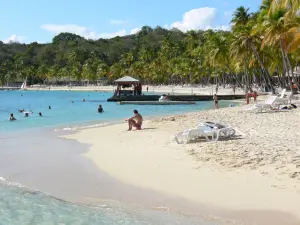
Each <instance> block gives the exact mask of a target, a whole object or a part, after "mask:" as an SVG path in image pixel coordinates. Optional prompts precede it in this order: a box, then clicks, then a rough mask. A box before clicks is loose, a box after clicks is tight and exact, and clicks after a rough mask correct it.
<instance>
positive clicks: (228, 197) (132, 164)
mask: <svg viewBox="0 0 300 225" xmlns="http://www.w3.org/2000/svg"><path fill="white" fill-rule="evenodd" d="M247 107H249V106H241V107H234V108H225V109H220V110H208V111H202V112H199V113H188V114H184V115H180V116H169V117H164V118H159V119H154V120H151V121H146V122H145V123H144V129H143V130H142V131H131V132H127V131H126V129H127V125H126V124H117V125H112V126H107V127H100V128H95V129H87V130H82V131H80V132H78V133H76V134H73V135H70V136H68V137H67V138H70V139H76V140H78V141H79V142H81V143H86V144H90V146H91V147H90V151H89V152H88V153H86V154H85V156H86V157H87V158H89V159H91V160H92V161H93V162H94V163H95V164H96V165H97V166H98V167H99V168H101V170H104V171H105V172H107V173H108V174H109V175H111V176H112V177H114V178H116V179H118V180H120V181H122V182H124V183H128V184H131V185H135V186H138V187H142V188H147V189H151V190H155V191H158V192H161V193H164V194H168V195H172V196H178V197H182V198H185V199H187V200H190V201H193V202H196V203H199V204H206V205H210V206H214V207H219V208H222V209H224V210H225V209H226V210H232V211H233V212H235V213H234V214H232V215H230V216H232V217H234V218H239V219H241V218H242V219H244V220H245V221H247V222H249V221H250V222H253V221H254V222H257V223H251V224H272V225H274V224H300V132H299V131H300V109H295V110H291V111H286V112H270V113H253V112H249V111H246V110H245V109H246V108H247ZM200 121H220V122H226V123H228V124H231V125H232V126H233V127H235V128H236V130H237V137H236V138H235V139H233V140H226V141H218V142H214V143H212V142H201V141H200V142H194V143H190V144H186V145H178V144H176V143H175V142H174V141H173V137H174V134H176V133H178V132H180V131H183V130H184V129H185V128H189V127H194V126H196V125H197V124H198V123H199V122H200ZM250 212H256V214H255V216H254V217H253V216H250V215H252V214H250ZM259 212H260V213H259ZM267 212H273V213H272V214H268V213H267ZM274 212H276V213H274ZM281 212H282V213H286V214H290V215H291V218H292V216H295V217H297V219H296V222H295V218H292V219H288V217H284V218H283V217H282V218H281V220H280V219H278V218H277V217H276V215H277V216H278V215H279V213H281ZM227 216H229V214H227ZM276 222H277V223H276ZM298 222H299V223H298Z"/></svg>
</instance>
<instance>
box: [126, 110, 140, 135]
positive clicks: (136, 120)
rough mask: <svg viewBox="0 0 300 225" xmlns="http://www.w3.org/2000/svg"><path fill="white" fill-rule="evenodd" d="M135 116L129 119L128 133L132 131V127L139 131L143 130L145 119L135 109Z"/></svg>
mask: <svg viewBox="0 0 300 225" xmlns="http://www.w3.org/2000/svg"><path fill="white" fill-rule="evenodd" d="M133 113H134V116H133V117H131V118H129V119H128V120H127V121H128V131H130V130H132V127H135V128H136V129H137V130H141V129H142V123H143V117H142V116H141V114H139V112H138V111H137V110H136V109H135V110H133Z"/></svg>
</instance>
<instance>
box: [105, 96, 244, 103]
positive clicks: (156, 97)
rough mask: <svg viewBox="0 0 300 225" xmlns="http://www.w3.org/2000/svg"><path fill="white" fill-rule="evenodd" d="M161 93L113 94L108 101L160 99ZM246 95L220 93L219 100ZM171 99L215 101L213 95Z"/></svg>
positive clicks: (242, 97) (170, 98) (173, 99)
mask: <svg viewBox="0 0 300 225" xmlns="http://www.w3.org/2000/svg"><path fill="white" fill-rule="evenodd" d="M160 96H161V95H136V96H117V95H115V96H113V97H111V98H109V99H107V101H108V102H122V101H127V102H128V101H158V99H159V98H160ZM244 98H245V95H218V100H235V99H244ZM168 99H169V100H170V101H187V102H188V101H190V102H193V101H213V96H212V95H168Z"/></svg>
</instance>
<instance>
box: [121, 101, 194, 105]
mask: <svg viewBox="0 0 300 225" xmlns="http://www.w3.org/2000/svg"><path fill="white" fill-rule="evenodd" d="M119 104H120V105H193V104H196V102H195V101H122V102H119Z"/></svg>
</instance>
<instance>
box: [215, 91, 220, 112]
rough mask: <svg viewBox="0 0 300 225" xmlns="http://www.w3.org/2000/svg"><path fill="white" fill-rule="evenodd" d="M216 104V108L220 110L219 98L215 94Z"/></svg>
mask: <svg viewBox="0 0 300 225" xmlns="http://www.w3.org/2000/svg"><path fill="white" fill-rule="evenodd" d="M214 103H215V108H216V109H218V108H219V101H218V96H217V95H216V94H214Z"/></svg>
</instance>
